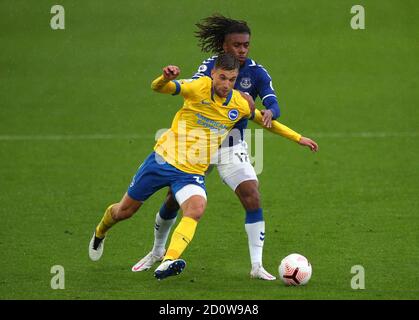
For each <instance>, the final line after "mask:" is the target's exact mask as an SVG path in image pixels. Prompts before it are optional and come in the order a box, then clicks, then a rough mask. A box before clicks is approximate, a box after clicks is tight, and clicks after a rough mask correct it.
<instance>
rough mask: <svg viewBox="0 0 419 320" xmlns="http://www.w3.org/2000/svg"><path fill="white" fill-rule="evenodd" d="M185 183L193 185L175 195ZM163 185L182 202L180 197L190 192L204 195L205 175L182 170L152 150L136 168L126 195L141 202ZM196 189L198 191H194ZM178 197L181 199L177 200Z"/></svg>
mask: <svg viewBox="0 0 419 320" xmlns="http://www.w3.org/2000/svg"><path fill="white" fill-rule="evenodd" d="M187 185H194V186H191V187H190V186H188V188H189V190H186V194H185V189H184V190H182V192H181V193H180V194H179V195H177V193H178V191H180V190H181V189H182V188H183V187H185V186H187ZM196 186H198V187H200V188H201V189H202V190H201V189H199V188H197V187H196ZM164 187H170V188H171V189H172V192H173V194H174V195H175V197H176V200H177V201H178V202H179V204H181V203H180V202H183V201H182V200H181V199H182V198H185V197H188V196H189V194H190V193H191V192H192V193H194V192H195V194H200V195H202V196H205V195H206V189H205V176H203V175H199V174H192V173H186V172H183V171H181V170H179V169H177V168H175V167H174V166H172V165H171V164H169V163H167V162H165V161H164V159H163V158H162V157H161V156H160V155H159V154H157V153H155V152H152V153H151V154H150V155H149V156H148V157H147V159H145V161H144V162H143V163H142V165H141V166H140V167H139V168H138V171H137V173H136V174H135V176H134V178H133V179H132V182H131V184H130V186H129V188H128V195H129V196H130V197H131V198H133V199H134V200H137V201H142V202H143V201H145V200H147V199H148V198H149V197H150V196H151V195H153V194H154V193H155V192H157V191H159V190H160V189H162V188H164ZM191 190H192V191H191ZM194 190H195V191H194ZM196 191H198V192H197V193H196ZM179 197H180V200H181V201H179V199H178V198H179ZM205 198H206V196H205ZM185 200H186V199H185Z"/></svg>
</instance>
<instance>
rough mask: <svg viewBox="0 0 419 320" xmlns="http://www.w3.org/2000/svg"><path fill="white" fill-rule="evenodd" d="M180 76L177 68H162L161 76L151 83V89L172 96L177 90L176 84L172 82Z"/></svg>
mask: <svg viewBox="0 0 419 320" xmlns="http://www.w3.org/2000/svg"><path fill="white" fill-rule="evenodd" d="M179 74H180V69H179V67H177V66H167V67H164V68H163V74H162V75H161V76H160V77H158V78H156V79H155V80H154V81H153V82H152V83H151V89H153V90H154V91H157V92H160V93H170V94H173V93H174V92H176V90H177V85H176V83H174V82H172V80H175V79H176V78H177V77H178V76H179Z"/></svg>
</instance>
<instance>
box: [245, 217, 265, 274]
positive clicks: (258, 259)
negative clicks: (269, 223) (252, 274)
mask: <svg viewBox="0 0 419 320" xmlns="http://www.w3.org/2000/svg"><path fill="white" fill-rule="evenodd" d="M244 227H245V229H246V232H247V237H248V239H249V252H250V261H251V263H252V268H255V267H258V266H261V265H262V253H263V243H264V240H265V221H259V222H255V223H246V224H245V225H244Z"/></svg>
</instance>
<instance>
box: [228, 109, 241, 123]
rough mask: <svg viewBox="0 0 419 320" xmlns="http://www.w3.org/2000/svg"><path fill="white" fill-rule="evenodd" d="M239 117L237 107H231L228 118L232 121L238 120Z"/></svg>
mask: <svg viewBox="0 0 419 320" xmlns="http://www.w3.org/2000/svg"><path fill="white" fill-rule="evenodd" d="M238 117H239V111H238V110H237V109H231V110H230V111H229V112H228V118H229V119H230V120H231V121H234V120H236V119H237V118H238Z"/></svg>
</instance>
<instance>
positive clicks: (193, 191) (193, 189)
mask: <svg viewBox="0 0 419 320" xmlns="http://www.w3.org/2000/svg"><path fill="white" fill-rule="evenodd" d="M192 196H201V197H203V198H205V200H207V194H206V193H205V190H204V189H203V188H201V187H199V186H197V185H196V184H187V185H186V186H184V187H183V188H182V189H180V190H179V191H178V192H176V194H175V198H176V201H177V203H178V204H179V206H181V205H182V204H183V203H184V202H185V201H186V200H188V199H189V198H190V197H192Z"/></svg>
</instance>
